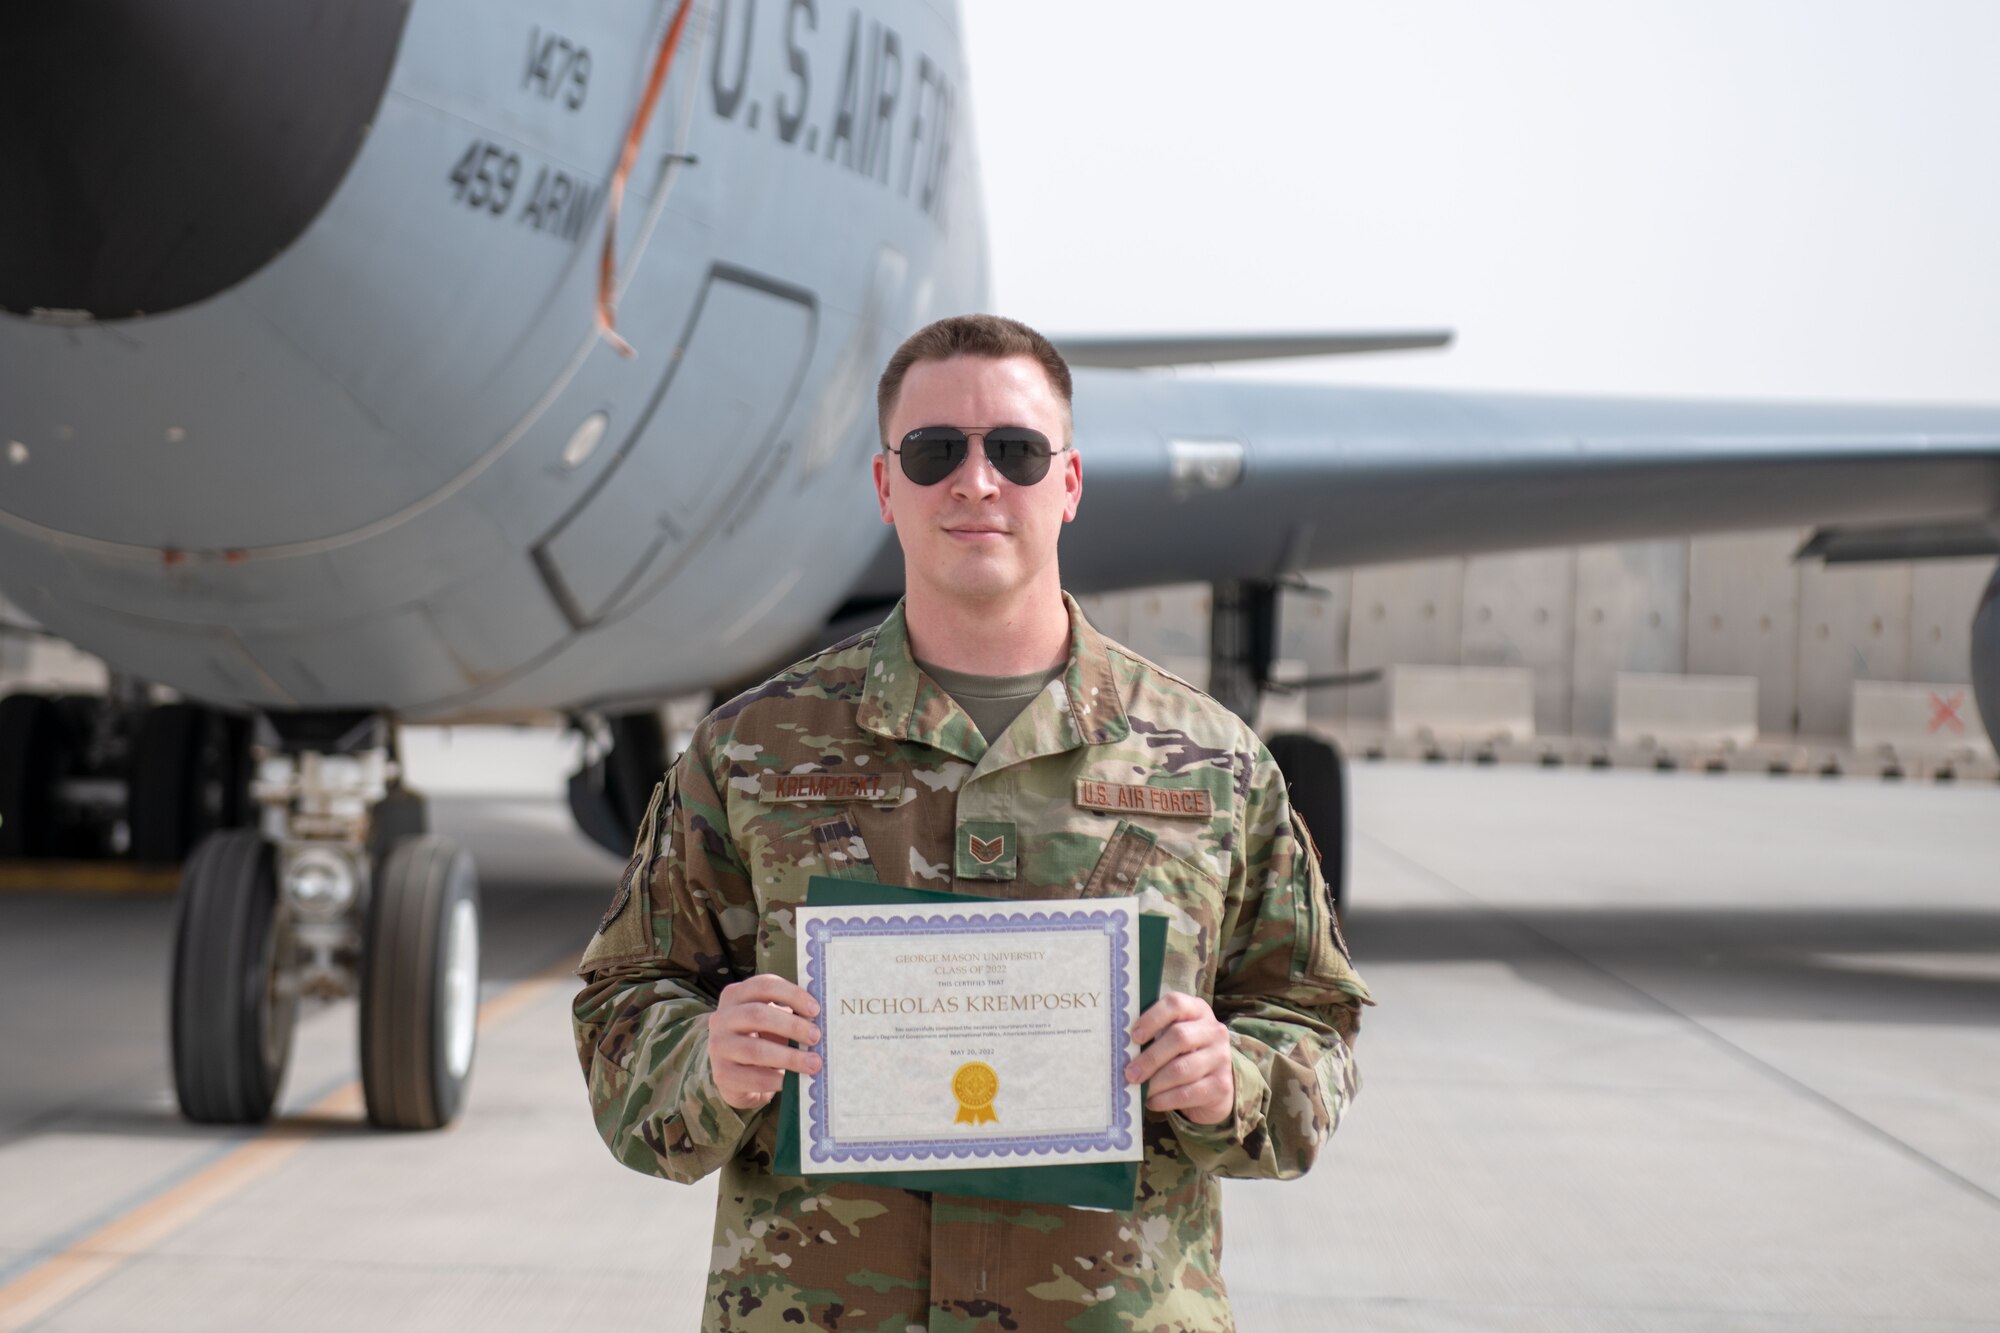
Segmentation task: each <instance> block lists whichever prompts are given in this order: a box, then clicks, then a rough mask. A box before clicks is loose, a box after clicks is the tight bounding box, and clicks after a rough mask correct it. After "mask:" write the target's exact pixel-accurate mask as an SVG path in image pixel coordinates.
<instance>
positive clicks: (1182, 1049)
mask: <svg viewBox="0 0 2000 1333" xmlns="http://www.w3.org/2000/svg"><path fill="white" fill-rule="evenodd" d="M1132 1040H1133V1041H1136V1042H1138V1043H1139V1046H1140V1051H1139V1055H1138V1058H1137V1059H1135V1060H1133V1061H1132V1063H1131V1064H1129V1065H1127V1066H1126V1067H1125V1081H1126V1082H1128V1083H1143V1082H1145V1081H1146V1080H1147V1079H1151V1080H1152V1081H1153V1090H1152V1093H1151V1094H1150V1095H1149V1096H1148V1097H1147V1098H1146V1107H1147V1109H1148V1110H1153V1111H1179V1112H1180V1113H1181V1114H1182V1115H1184V1116H1186V1117H1187V1118H1188V1119H1189V1120H1192V1121H1193V1122H1194V1123H1195V1124H1197V1125H1219V1124H1221V1123H1222V1122H1223V1121H1225V1120H1227V1119H1229V1117H1230V1116H1231V1115H1232V1114H1234V1113H1235V1110H1236V1072H1235V1070H1234V1069H1233V1068H1232V1067H1231V1066H1230V1063H1229V1029H1228V1028H1226V1027H1224V1026H1223V1025H1222V1022H1221V1020H1220V1019H1218V1018H1216V1016H1215V1011H1214V1010H1213V1009H1211V1008H1209V1007H1208V1001H1206V1000H1204V999H1201V998H1200V997H1199V996H1194V995H1182V994H1179V993H1178V992H1175V991H1168V992H1167V993H1166V994H1165V995H1162V996H1161V997H1160V999H1159V1002H1158V1003H1157V1004H1155V1005H1154V1006H1153V1007H1152V1008H1151V1009H1148V1010H1147V1011H1146V1012H1145V1013H1143V1014H1141V1015H1139V1021H1138V1022H1136V1023H1134V1024H1133V1025H1132Z"/></svg>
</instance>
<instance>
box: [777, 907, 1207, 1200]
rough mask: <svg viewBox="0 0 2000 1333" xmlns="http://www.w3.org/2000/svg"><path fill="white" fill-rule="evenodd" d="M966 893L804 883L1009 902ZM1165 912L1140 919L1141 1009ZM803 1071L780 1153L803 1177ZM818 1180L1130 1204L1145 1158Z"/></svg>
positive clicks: (792, 1090) (781, 1167) (793, 1083)
mask: <svg viewBox="0 0 2000 1333" xmlns="http://www.w3.org/2000/svg"><path fill="white" fill-rule="evenodd" d="M1004 901H1006V900H1005V899H995V898H980V897H974V896H973V895H971V894H965V893H939V892H936V891H935V890H931V889H902V888H897V887H895V886H893V885H889V884H871V883H867V882H865V881H862V880H853V879H831V878H828V877H826V876H815V877H814V878H813V880H812V882H811V883H810V884H809V885H808V886H807V888H806V903H807V905H808V906H811V907H875V906H880V905H895V904H905V903H967V902H1004ZM1166 947H1167V923H1166V919H1165V918H1164V917H1158V916H1147V915H1144V914H1142V915H1141V916H1140V917H1139V1009H1140V1012H1142V1013H1143V1012H1144V1011H1145V1010H1147V1009H1149V1008H1151V1007H1152V1004H1153V1002H1154V1001H1155V1000H1157V999H1159V998H1160V962H1161V959H1162V958H1163V957H1164V956H1165V954H1166ZM799 1102H800V1097H799V1076H798V1075H797V1074H790V1073H788V1074H786V1075H785V1090H784V1092H783V1093H782V1094H781V1095H780V1096H779V1099H778V1153H777V1159H776V1161H774V1162H773V1163H772V1165H771V1170H772V1172H773V1173H774V1174H777V1175H781V1176H802V1175H804V1172H802V1171H800V1170H799ZM810 1178H811V1179H814V1180H853V1181H859V1182H860V1183H862V1184H864V1185H884V1186H887V1187H889V1188H891V1189H905V1190H924V1191H926V1192H929V1193H932V1194H949V1195H958V1196H961V1197H967V1198H978V1199H1005V1200H1010V1201H1012V1202H1015V1203H1054V1204H1067V1205H1069V1206H1070V1207H1074V1208H1108V1209H1113V1210H1116V1211H1119V1212H1124V1211H1128V1210H1130V1208H1131V1207H1132V1204H1133V1202H1134V1201H1135V1200H1136V1199H1137V1198H1138V1194H1139V1163H1137V1162H1081V1163H1074V1164H1071V1163H1059V1164H1057V1165H1053V1166H1001V1167H969V1168H967V1169H965V1170H962V1171H831V1172H821V1173H817V1174H815V1175H814V1176H812V1177H810Z"/></svg>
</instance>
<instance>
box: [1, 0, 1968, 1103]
mask: <svg viewBox="0 0 2000 1333" xmlns="http://www.w3.org/2000/svg"><path fill="white" fill-rule="evenodd" d="M958 31H959V25H958V21H957V15H956V12H955V10H954V9H953V7H951V6H949V5H941V4H937V3H929V2H926V0H625V2H624V3H609V2H608V0H600V2H598V3H577V2H574V0H570V2H564V0H479V2H478V3H477V4H474V3H472V0H338V2H336V0H293V3H289V4H284V5H274V4H271V3H269V2H268V0H200V2H199V3H194V2H193V0H190V3H187V4H183V5H177V6H173V7H170V8H167V9H161V8H159V7H157V6H151V5H141V4H136V3H122V4H114V3H103V4H93V5H62V6H56V5H42V6H33V5H29V6H12V7H9V8H8V9H7V10H6V11H5V12H4V14H0V36H4V40H5V41H6V43H7V44H8V46H9V48H10V49H14V50H33V51H35V52H37V53H38V55H39V59H37V60H36V61H33V62H26V63H25V64H24V67H23V68H22V69H20V70H18V71H16V74H15V76H14V78H13V79H12V80H11V84H10V87H9V90H8V94H7V95H8V96H9V97H10V98H12V99H13V101H12V102H11V103H10V104H9V110H10V114H8V115H7V116H6V117H4V118H0V161H4V164H5V169H6V175H5V179H6V180H7V181H8V183H9V190H8V195H9V197H8V207H7V208H6V209H5V210H0V312H4V313H0V451H3V452H0V594H4V596H5V597H6V598H8V599H10V600H11V601H12V602H13V603H15V604H16V605H18V606H19V607H20V608H21V609H22V611H23V612H24V613H25V614H26V615H28V616H30V617H32V618H33V619H34V620H35V621H36V622H38V623H39V624H40V625H41V626H43V627H45V628H46V629H47V630H48V631H50V632H53V633H56V634H58V635H60V636H62V637H64V638H66V639H68V640H70V641H72V642H74V643H76V644H78V645H80V646H82V647H84V648H86V649H88V650H89V651H90V652H93V653H95V654H97V655H99V656H101V657H102V658H104V659H105V660H106V661H107V662H108V663H110V664H111V665H112V667H113V668H114V669H115V671H116V672H118V673H119V678H120V680H121V682H124V683H121V685H120V686H119V688H117V689H114V690H113V691H112V693H111V696H110V697H107V698H103V699H92V698H62V699H52V698H44V697H41V696H37V695H32V694H18V695H15V696H13V697H10V698H7V699H5V700H4V701H0V855H6V856H13V857H45V856H91V855H98V856H109V855H122V856H128V857H132V858H135V859H139V860H145V861H175V860H181V859H183V858H185V866H184V869H183V871H182V881H181V903H182V906H181V915H180V924H179V927H178V937H177V942H176V954H175V965H174V980H173V999H172V1034H173V1069H174V1077H175V1082H176V1087H177V1091H178V1095H179V1100H180V1105H181V1107H182V1110H183V1111H184V1113H185V1114H186V1115H188V1116H189V1117H191V1118H192V1119H195V1120H198V1121H208V1122H248V1121H256V1120H260V1119H262V1118H264V1117H266V1116H268V1115H269V1113H270V1110H271V1106H272V1103H273V1099H274V1098H275V1096H276V1093H277V1090H278V1086H279V1083H280V1081H281V1079H282V1077H283V1074H284V1069H285V1065H286V1060H287V1055H288V1052H289V1048H290V1044H291V1030H292V1024H293V1021H294V1017H295V1015H296V1012H297V1007H298V1004H299V1001H300V999H301V998H302V997H308V996H322V997H327V996H344V995H355V996H358V997H359V999H360V1012H361V1052H362V1066H363V1069H362V1072H363V1083H364V1087H365V1089H366V1095H367V1105H368V1112H369V1115H370V1117H371V1118H372V1119H373V1120H374V1121H375V1122H376V1123H378V1124H381V1125H384V1126H396V1127H412V1128H429V1127H436V1126H438V1125H441V1124H444V1123H446V1122H448V1121H449V1120H451V1119H452V1118H453V1116H454V1115H455V1114H457V1112H458V1109H459V1107H460V1106H461V1104H462V1100H463V1094H464V1089H465V1086H466V1081H467V1079H468V1078H469V1075H470V1072H471V1068H472V1063H473V1048H474V1042H473V1018H474V1012H475V1003H476V995H477V988H478V975H479V963H478V911H479V906H478V903H479V899H478V890H477V876H476V872H475V868H474V866H473V865H472V862H471V860H470V858H469V857H468V855H467V854H466V853H465V851H464V850H463V849H461V848H459V847H457V846H455V845H453V844H452V843H451V842H450V841H449V840H448V839H444V838H441V837H439V836H436V835H433V834H430V833H428V832H426V831H425V816H424V805H423V800H422V798H421V795H420V794H418V793H416V792H414V791H411V790H410V789H408V788H407V787H405V786H404V785H403V784H402V783H401V781H400V778H399V773H398V768H397V764H396V759H395V755H396V730H395V728H396V724H397V723H398V722H401V721H411V720H419V721H443V720H453V719H458V720H464V719H476V718H507V717H520V716H524V715H533V716H547V715H549V714H551V713H557V714H562V715H566V716H568V717H570V718H572V719H574V720H575V721H576V722H577V724H578V725H579V726H580V727H583V728H584V729H585V730H586V732H587V734H588V735H589V737H590V738H591V745H590V747H589V749H588V751H587V759H588V762H587V763H586V765H585V767H584V769H583V770H582V771H581V772H579V773H578V774H577V775H576V776H575V777H574V778H573V779H572V782H571V806H572V809H573V811H574V812H575V815H576V817H577V820H578V822H579V824H580V825H581V826H582V827H583V829H584V830H585V831H586V832H588V833H589V834H590V835H591V836H592V837H594V838H596V839H597V840H599V841H601V842H603V843H604V844H605V845H606V846H610V847H613V848H615V849H617V850H619V851H621V852H622V851H623V850H624V849H625V848H626V847H627V846H628V845H629V842H630V839H631V837H632V833H633V830H634V829H635V827H636V825H637V822H638V818H639V815H640V810H641V807H642V806H643V803H644V801H645V798H646V795H647V793H648V791H649V789H650V787H651V785H652V783H653V782H654V780H655V778H656V777H657V775H658V774H659V773H660V771H661V770H662V768H663V767H664V766H665V764H666V762H667V754H666V743H665V738H664V736H663V733H662V730H661V726H660V723H659V720H658V713H657V710H656V707H655V705H656V704H657V702H658V701H659V700H661V699H663V698H665V697H668V696H672V695H677V694H682V693H685V692H688V691H691V690H698V689H705V688H713V689H717V690H728V689H731V688H733V687H735V686H737V685H740V684H743V683H747V682H751V681H754V680H756V679H758V678H759V677H760V676H761V675H762V674H764V673H766V672H768V671H770V670H772V669H774V668H776V667H778V666H781V665H782V664H784V663H785V662H786V661H789V660H791V659H793V658H794V657H795V656H797V655H798V654H800V653H801V652H802V651H805V650H809V649H810V648H811V647H813V646H814V644H815V643H817V642H821V641H825V640H828V639H831V638H833V637H836V636H838V635H840V634H841V633H843V632H844V631H845V630H846V629H847V628H849V627H856V626H859V625H863V624H866V623H868V622H869V621H870V620H872V619H874V618H876V617H879V616H880V615H881V613H882V612H883V611H884V609H885V608H886V607H887V606H888V605H889V604H890V603H891V602H892V600H893V599H894V597H895V596H896V595H897V593H898V590H899V586H900V563H899V559H898V555H897V550H896V548H895V546H894V544H893V539H892V538H891V537H890V536H889V534H888V533H887V531H886V530H885V529H883V528H882V527H881V526H880V524H879V522H878V521H877V519H876V516H875V513H874V511H873V507H872V506H871V505H869V504H867V503H866V502H865V500H864V499H863V492H862V487H863V485H864V477H865V472H866V465H867V459H868V457H869V455H870V454H871V453H872V451H873V450H875V449H876V448H877V447H879V443H880V442H879V441H878V439H877V438H876V425H875V421H874V409H873V395H872V388H873V384H874V380H875V376H876V375H877V373H878V372H879V369H880V367H881V365H882V364H883V362H884V361H885V360H886V358H887V356H888V354H889V352H890V351H891V350H892V349H893V348H894V346H895V345H896V343H897V342H898V341H899V340H900V339H901V338H902V337H903V336H904V335H906V334H907V333H908V332H910V331H911V330H912V329H914V328H916V327H918V326H919V325H921V324H922V323H924V322H926V321H927V320H929V319H931V318H934V317H936V316H938V315H941V314H945V313H948V312H954V311H962V310H972V309H980V308H983V307H984V306H985V305H986V303H987V278H986V245H985V235H984V231H983V227H982V205H981V196H980V183H979V173H978V170H977V163H976V161H975V160H974V159H975V154H974V151H973V141H972V138H971V135H970V132H969V126H970V109H969V108H970V101H969V99H968V96H967V90H966V73H965V69H966V67H965V60H964V54H963V52H962V50H961V46H960V41H959V36H958ZM1447 336H1448V335H1446V334H1444V333H1442V332H1440V331H1423V330H1417V331H1409V330H1402V331H1398V330H1388V331H1382V332H1378V333H1371V332H1352V333H1326V334H1311V335H1278V334H1272V335H1268V336H1251V335H1229V336H1224V335H1203V334H1199V333H1196V334H1189V335H1186V336H1183V337H1123V338H1120V337H1099V338H1074V339H1069V340H1066V342H1065V347H1066V350H1067V351H1068V353H1069V354H1070V356H1071V358H1072V359H1073V361H1074V362H1075V363H1076V364H1077V366H1079V367H1080V369H1079V372H1078V374H1077V382H1076V405H1075V419H1076V438H1077V441H1078V443H1079V445H1080V446H1081V448H1082V456H1083V458H1084V460H1085V472H1086V480H1087V487H1086V489H1087V505H1086V518H1085V521H1084V522H1081V523H1079V524H1078V525H1077V526H1076V527H1074V528H1072V529H1071V530H1070V531H1069V533H1068V534H1067V536H1066V539H1065V541H1064V545H1063V552H1062V561H1063V568H1064V573H1065V578H1066V582H1067V583H1068V584H1069V586H1070V587H1072V588H1074V589H1076V590H1078V591H1084V592H1088V591H1101V590H1111V589H1118V588H1127V587H1134V586H1143V585H1148V584H1158V583H1163V582H1174V581H1204V582H1208V583H1211V584H1213V585H1214V587H1215V591H1216V596H1215V598H1214V623H1213V630H1214V633H1213V635H1212V640H1213V646H1212V649H1211V653H1212V659H1213V660H1212V673H1211V680H1212V685H1211V689H1212V692H1213V693H1215V694H1216V695H1217V697H1219V698H1221V699H1222V700H1223V701H1224V702H1226V703H1228V704H1229V705H1230V706H1231V707H1233V708H1236V709H1237V710H1238V711H1240V712H1243V713H1245V714H1246V715H1248V714H1249V713H1250V712H1251V711H1252V710H1254V708H1255V705H1256V702H1257V699H1258V696H1259V694H1260V693H1261V692H1262V691H1263V690H1265V689H1266V688H1268V687H1270V685H1271V666H1272V656H1273V646H1274V644H1275V642H1276V629H1277V624H1278V619H1279V616H1280V614H1281V611H1282V605H1283V597H1284V594H1285V592H1286V590H1287V588H1288V587H1290V586H1291V585H1293V584H1294V583H1295V582H1296V580H1297V579H1298V576H1299V574H1300V571H1302V570H1305V569H1307V568H1324V567H1328V566H1335V565H1352V564H1362V563H1367V562H1373V561H1382V560H1392V559H1404V558H1411V557H1420V556H1428V555H1437V554H1445V553H1468V552H1478V551H1493V550H1500V549H1506V548H1510V547H1526V546H1545V545H1549V544H1551V543H1567V542H1578V541H1590V540H1631V539H1637V538H1643V537H1649V536H1661V535H1668V534H1678V533H1687V532H1694V531H1712V530H1722V529H1729V528H1754V527H1770V526H1775V525H1780V524H1816V525H1819V528H1820V532H1819V536H1818V537H1817V538H1816V544H1817V547H1818V550H1819V552H1820V553H1821V554H1823V555H1825V556H1827V557H1828V558H1833V559H1838V558H1850V557H1851V558H1880V557H1883V556H1885V555H1887V556H1893V557H1896V558H1907V557H1908V556H1911V555H1922V554H1965V553H1991V552H1993V551H1994V550H1995V549H1996V543H1995V530H1994V526H1993V521H1992V515H1993V514H1994V513H1995V512H1996V510H2000V409H1968V408H1902V407H1898V408H1878V409H1870V408H1858V407H1810V406H1775V405H1757V404H1744V403H1724V402H1716V403H1701V402H1685V401H1675V402H1664V401H1659V402H1654V401H1641V400H1609V399H1564V398H1556V397H1526V396H1504V395H1495V394H1456V393H1446V392H1435V391H1401V390H1367V389H1358V388H1341V387H1333V386H1307V385H1287V384H1278V383H1269V382H1259V383H1233V382H1229V381H1226V380H1220V379H1171V378H1164V377H1160V376H1157V375H1149V374H1146V373H1143V369H1142V368H1144V367H1148V366H1162V365H1173V364H1179V363H1185V362H1205V363H1213V362H1223V361H1230V360H1236V359H1245V358H1269V357H1275V356H1287V355H1301V354H1310V355H1317V354H1326V353H1332V352H1341V351H1366V350H1376V349H1383V348H1394V347H1408V346H1425V345H1438V344H1440V343H1442V342H1444V341H1445V340H1446V338H1447ZM1997 599H2000V578H1996V580H1995V582H1994V583H1993V584H1990V585H1989V586H1988V588H1987V591H1986V593H1985V597H1984V600H1983V602H1982V604H1981V606H1980V607H1979V608H1978V610H1977V612H1976V615H1977V620H1976V623H1975V631H1974V639H1973V660H1972V664H1971V669H1972V674H1973V678H1974V680H1975V682H1976V689H1977V692H1978V695H1979V700H1980V705H1981V710H1982V713H1983V715H1984V716H1985V717H1986V718H1987V719H1988V725H1989V727H1996V728H2000V600H1997ZM134 681H142V682H153V683H157V684H159V685H164V686H169V687H171V688H172V690H173V691H175V692H177V693H178V695H179V697H180V700H181V702H178V703H166V704H159V703H152V702H149V698H148V695H147V693H146V691H145V690H143V689H139V688H134V687H133V686H132V685H131V684H130V682H134ZM1272 748H1273V750H1274V752H1275V753H1276V754H1277V755H1278V757H1279V760H1280V762H1281V764H1283V765H1284V767H1285V769H1286V772H1287V774H1288V776H1289V777H1290V778H1291V780H1292V782H1293V786H1294V796H1295V799H1296V800H1297V802H1298V803H1299V805H1300V808H1301V809H1302V811H1304V813H1305V814H1306V817H1307V819H1308V821H1309V823H1311V824H1312V826H1313V828H1314V831H1315V833H1316V835H1317V840H1318V841H1319V843H1320V844H1321V847H1322V850H1323V852H1324V854H1325V856H1326V859H1327V861H1328V863H1329V867H1330V869H1331V870H1332V872H1333V874H1332V878H1333V879H1334V880H1335V881H1336V884H1337V883H1338V881H1339V879H1340V873H1339V868H1340V866H1341V864H1342V860H1343V856H1344V850H1343V849H1344V843H1345V837H1344V827H1343V825H1344V814H1343V801H1342V790H1343V778H1342V770H1341V760H1340V757H1339V756H1338V754H1337V753H1336V752H1335V751H1334V750H1333V748H1332V747H1331V746H1330V745H1328V744H1327V743H1325V742H1324V741H1321V740H1317V739H1314V738H1311V737H1305V736H1281V737H1274V738H1273V740H1272Z"/></svg>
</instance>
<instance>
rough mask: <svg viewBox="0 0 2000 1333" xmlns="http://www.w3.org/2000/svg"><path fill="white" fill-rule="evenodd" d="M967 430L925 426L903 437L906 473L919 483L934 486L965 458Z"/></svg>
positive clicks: (904, 471)
mask: <svg viewBox="0 0 2000 1333" xmlns="http://www.w3.org/2000/svg"><path fill="white" fill-rule="evenodd" d="M966 444H967V440H966V437H965V432H964V431H962V430H958V429H956V428H955V427H951V426H923V427H920V428H919V429H917V430H913V431H911V432H910V433H909V434H908V435H905V436H904V437H903V449H902V455H903V475H904V476H906V477H908V478H909V479H910V480H911V481H914V482H915V483H917V485H919V486H935V485H937V484H938V483H939V482H941V481H943V480H944V479H945V478H946V477H948V476H950V475H951V473H952V469H954V468H956V467H957V466H958V465H959V464H960V463H961V462H963V461H964V460H965V447H966Z"/></svg>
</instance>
